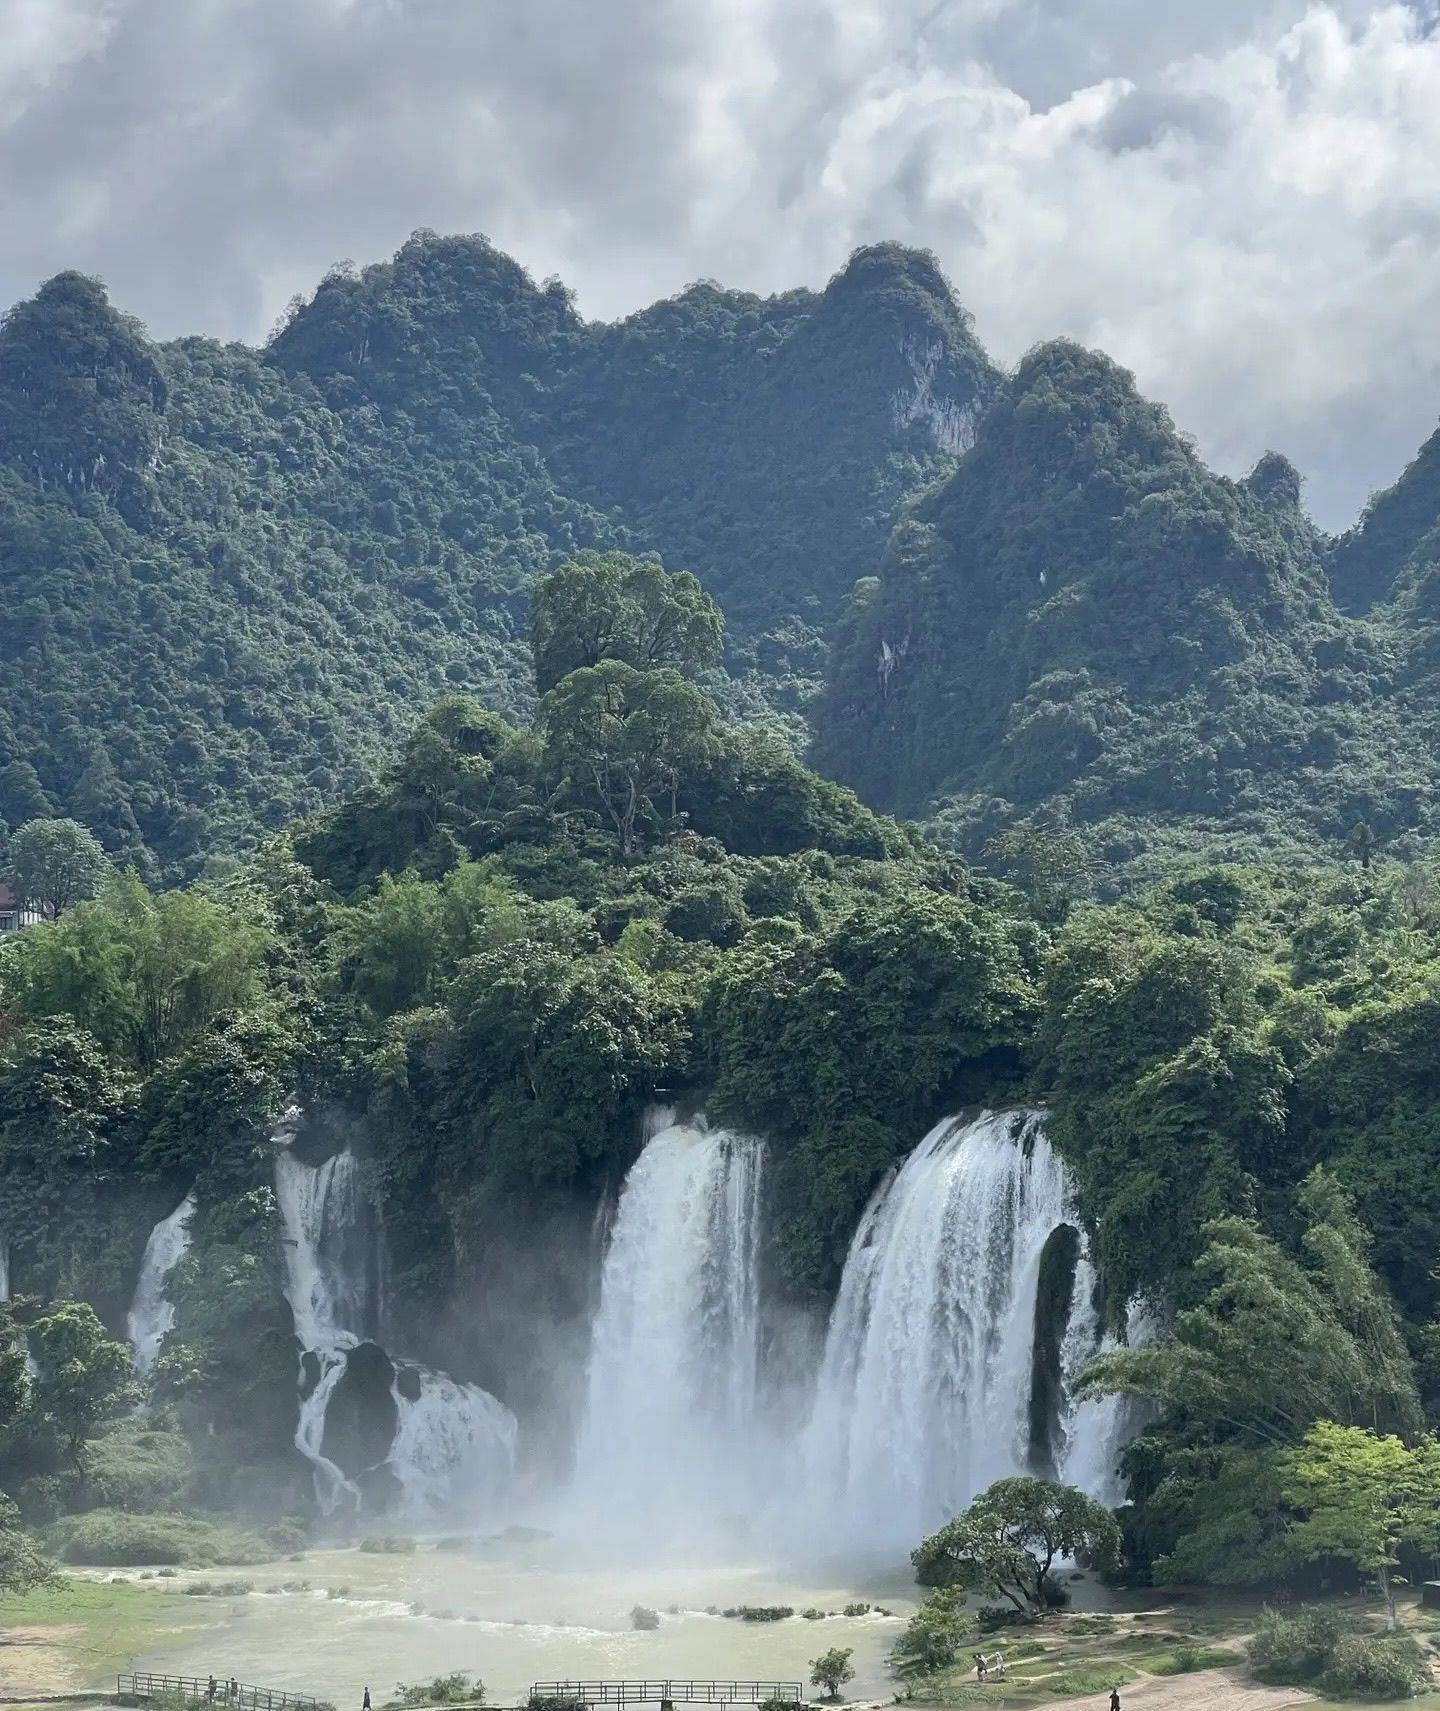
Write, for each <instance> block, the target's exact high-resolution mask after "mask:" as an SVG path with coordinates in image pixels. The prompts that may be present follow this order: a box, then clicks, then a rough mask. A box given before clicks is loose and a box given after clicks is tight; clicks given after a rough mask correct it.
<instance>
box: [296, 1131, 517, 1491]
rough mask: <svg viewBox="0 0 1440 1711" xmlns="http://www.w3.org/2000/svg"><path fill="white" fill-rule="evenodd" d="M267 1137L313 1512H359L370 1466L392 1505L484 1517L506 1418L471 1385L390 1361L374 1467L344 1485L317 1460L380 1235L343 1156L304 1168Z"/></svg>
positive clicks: (508, 1466)
mask: <svg viewBox="0 0 1440 1711" xmlns="http://www.w3.org/2000/svg"><path fill="white" fill-rule="evenodd" d="M275 1138H276V1141H277V1143H278V1144H277V1146H276V1149H275V1198H276V1201H277V1203H278V1205H279V1209H280V1217H281V1222H282V1224H283V1226H284V1231H285V1271H286V1278H287V1288H286V1291H285V1295H286V1299H287V1300H288V1301H289V1303H290V1310H291V1313H292V1314H293V1316H294V1321H295V1335H296V1336H297V1338H298V1339H299V1341H300V1345H301V1348H302V1349H303V1350H304V1353H303V1354H302V1356H301V1360H300V1380H301V1401H300V1413H299V1418H298V1420H297V1423H296V1427H295V1447H296V1448H297V1449H298V1450H299V1451H300V1453H301V1454H302V1455H303V1456H304V1457H305V1458H306V1460H307V1461H308V1462H309V1463H310V1464H311V1467H312V1468H313V1470H314V1477H315V1494H316V1497H317V1499H318V1501H319V1503H320V1506H321V1508H322V1510H323V1511H324V1512H325V1513H326V1514H327V1515H328V1514H332V1513H333V1512H334V1511H336V1510H337V1509H341V1508H343V1507H347V1506H348V1507H351V1508H356V1509H358V1508H359V1507H360V1506H361V1504H362V1502H363V1501H364V1495H365V1494H364V1491H363V1489H362V1483H361V1482H362V1480H363V1478H364V1475H365V1474H367V1473H373V1472H375V1471H376V1470H377V1467H378V1468H383V1469H385V1470H386V1471H387V1472H388V1473H389V1474H391V1475H392V1476H393V1478H394V1480H395V1482H396V1484H397V1485H398V1487H399V1490H400V1493H401V1503H402V1506H403V1507H404V1508H405V1509H407V1510H408V1511H410V1512H412V1513H414V1514H416V1515H422V1516H423V1515H424V1514H426V1513H429V1512H434V1511H438V1510H441V1509H448V1510H450V1511H451V1512H453V1511H454V1510H455V1508H456V1507H459V1508H461V1509H464V1510H471V1509H473V1510H474V1511H475V1512H476V1513H477V1514H481V1515H485V1516H490V1515H493V1513H494V1510H495V1508H496V1506H497V1505H498V1503H499V1502H500V1501H501V1500H502V1499H503V1497H504V1495H505V1493H506V1491H507V1489H508V1486H509V1483H510V1478H511V1474H512V1472H513V1468H514V1459H515V1431H516V1427H515V1417H514V1415H513V1414H511V1412H510V1410H509V1409H508V1408H506V1407H505V1406H504V1405H503V1404H502V1403H500V1402H498V1401H497V1400H496V1399H495V1398H494V1397H493V1396H491V1395H490V1394H489V1393H488V1392H487V1391H484V1390H481V1389H480V1388H479V1386H478V1385H473V1384H461V1383H459V1382H458V1381H457V1380H455V1379H453V1378H450V1377H448V1376H447V1375H446V1374H444V1373H439V1372H433V1371H431V1370H430V1369H429V1368H427V1367H421V1366H416V1365H414V1364H406V1363H396V1362H392V1363H391V1368H392V1373H393V1376H392V1379H391V1383H390V1398H391V1400H392V1402H393V1404H394V1408H395V1421H396V1425H395V1431H394V1434H393V1437H392V1438H391V1442H390V1445H389V1450H388V1453H387V1454H386V1455H385V1456H384V1458H383V1460H382V1461H381V1462H379V1463H378V1464H376V1466H375V1467H370V1468H366V1469H363V1470H358V1472H357V1477H354V1478H352V1477H351V1476H350V1475H349V1474H347V1473H346V1471H345V1470H344V1469H343V1468H342V1467H341V1466H340V1465H339V1464H338V1463H337V1462H336V1461H335V1460H333V1459H332V1458H331V1457H330V1456H327V1455H326V1454H325V1429H326V1421H327V1415H328V1413H329V1410H330V1404H331V1401H332V1400H333V1398H334V1396H335V1393H336V1391H337V1389H338V1388H339V1386H340V1384H341V1383H342V1381H343V1380H344V1378H345V1376H346V1373H347V1370H348V1369H349V1364H350V1357H351V1355H352V1353H354V1351H355V1350H357V1349H358V1348H359V1347H360V1345H361V1344H362V1343H368V1342H370V1341H371V1339H373V1336H374V1335H375V1333H376V1332H377V1331H378V1329H379V1326H378V1322H377V1321H378V1318H379V1304H380V1291H381V1285H382V1281H383V1280H382V1278H381V1276H380V1257H379V1256H380V1251H381V1250H380V1235H379V1231H378V1230H377V1229H376V1228H375V1225H374V1221H373V1219H372V1218H371V1217H370V1215H369V1208H368V1206H367V1204H366V1200H365V1196H364V1192H363V1187H362V1184H361V1181H360V1171H359V1164H358V1162H357V1160H356V1158H355V1155H354V1154H353V1153H352V1152H351V1151H350V1150H349V1148H348V1147H347V1148H346V1149H345V1150H344V1151H342V1152H338V1153H335V1154H333V1155H332V1156H331V1157H330V1158H328V1159H326V1160H325V1161H324V1162H323V1163H322V1164H318V1165H310V1164H306V1163H305V1162H304V1161H303V1160H302V1159H300V1158H298V1157H297V1156H296V1155H295V1153H294V1151H293V1149H292V1148H291V1146H290V1145H289V1144H288V1139H289V1137H288V1136H287V1135H285V1134H283V1133H282V1134H281V1135H279V1136H277V1137H275ZM372 1352H373V1350H372ZM377 1358H378V1357H377ZM307 1384H308V1389H307V1388H306V1386H307Z"/></svg>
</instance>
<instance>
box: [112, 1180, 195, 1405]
mask: <svg viewBox="0 0 1440 1711" xmlns="http://www.w3.org/2000/svg"><path fill="white" fill-rule="evenodd" d="M194 1215H195V1196H194V1194H193V1193H190V1194H187V1195H186V1196H185V1198H184V1199H183V1200H182V1201H181V1202H180V1204H179V1205H178V1206H177V1207H176V1208H175V1210H174V1211H173V1212H172V1213H171V1214H170V1216H169V1217H168V1218H162V1219H161V1220H160V1222H159V1223H158V1224H157V1225H156V1226H155V1228H154V1229H153V1230H152V1231H151V1232H150V1239H149V1240H148V1241H147V1242H146V1243H145V1252H144V1255H143V1256H142V1258H141V1260H140V1275H139V1276H138V1277H137V1278H136V1280H135V1296H134V1299H133V1300H132V1301H131V1303H130V1311H129V1313H128V1314H127V1315H126V1317H125V1334H126V1336H127V1337H129V1339H130V1346H131V1348H132V1349H134V1351H135V1366H136V1368H137V1370H138V1371H140V1372H149V1370H150V1369H151V1367H152V1366H154V1364H155V1357H156V1356H157V1355H158V1354H159V1353H160V1344H161V1343H162V1342H163V1341H164V1340H165V1333H166V1332H167V1331H168V1330H170V1328H171V1327H172V1326H173V1325H174V1323H175V1307H174V1304H173V1303H172V1302H171V1300H170V1298H169V1296H168V1295H166V1293H165V1284H166V1280H167V1279H168V1278H169V1276H170V1273H171V1272H172V1271H173V1270H174V1269H175V1267H176V1266H177V1265H178V1264H179V1263H180V1261H181V1260H182V1259H183V1258H184V1256H185V1254H186V1253H187V1251H188V1250H189V1247H190V1220H191V1218H193V1217H194Z"/></svg>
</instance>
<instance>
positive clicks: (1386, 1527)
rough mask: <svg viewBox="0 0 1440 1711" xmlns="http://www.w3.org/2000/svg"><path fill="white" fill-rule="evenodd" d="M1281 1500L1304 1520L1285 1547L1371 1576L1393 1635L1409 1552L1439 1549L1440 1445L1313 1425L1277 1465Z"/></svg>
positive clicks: (1331, 1423) (1319, 1423) (1329, 1422)
mask: <svg viewBox="0 0 1440 1711" xmlns="http://www.w3.org/2000/svg"><path fill="white" fill-rule="evenodd" d="M1282 1467H1283V1469H1284V1475H1285V1495H1286V1497H1287V1499H1288V1500H1289V1501H1290V1502H1291V1503H1293V1504H1294V1505H1295V1506H1296V1508H1298V1509H1300V1510H1302V1511H1303V1516H1302V1518H1301V1519H1300V1520H1298V1521H1297V1522H1295V1524H1294V1525H1293V1526H1292V1528H1291V1530H1290V1542H1291V1544H1292V1545H1293V1546H1294V1548H1295V1550H1296V1551H1297V1552H1298V1553H1299V1554H1300V1555H1301V1556H1304V1557H1307V1558H1310V1557H1334V1558H1339V1559H1340V1560H1341V1561H1342V1562H1348V1563H1351V1564H1353V1566H1354V1567H1355V1569H1356V1570H1357V1571H1358V1572H1359V1573H1360V1574H1362V1575H1366V1576H1369V1577H1371V1578H1373V1579H1374V1581H1375V1584H1376V1586H1377V1588H1378V1589H1379V1592H1380V1596H1381V1597H1382V1598H1383V1599H1384V1600H1385V1622H1386V1627H1387V1628H1388V1629H1389V1630H1390V1631H1391V1632H1392V1633H1393V1632H1394V1630H1395V1627H1396V1618H1395V1586H1394V1577H1395V1573H1396V1571H1397V1570H1398V1568H1399V1567H1400V1553H1401V1551H1402V1549H1404V1548H1405V1547H1407V1546H1408V1547H1410V1548H1412V1549H1414V1550H1415V1551H1417V1552H1419V1553H1421V1554H1422V1555H1424V1556H1425V1557H1426V1558H1430V1557H1433V1556H1434V1554H1435V1552H1436V1550H1437V1548H1440V1443H1437V1442H1436V1441H1435V1440H1434V1439H1433V1438H1425V1439H1422V1440H1421V1442H1420V1443H1419V1444H1417V1445H1415V1446H1414V1447H1411V1446H1409V1445H1407V1444H1404V1443H1402V1442H1401V1440H1400V1439H1399V1438H1397V1437H1392V1436H1381V1435H1380V1434H1378V1433H1376V1432H1372V1431H1366V1430H1364V1429H1362V1428H1361V1427H1358V1426H1342V1425H1338V1424H1337V1423H1336V1422H1335V1421H1333V1420H1318V1421H1316V1423H1315V1424H1314V1425H1313V1426H1312V1427H1311V1428H1310V1430H1309V1431H1308V1432H1307V1433H1306V1434H1305V1438H1304V1442H1303V1443H1302V1444H1301V1445H1300V1446H1299V1448H1297V1449H1295V1450H1291V1451H1290V1452H1288V1453H1287V1454H1286V1455H1285V1457H1284V1458H1283V1461H1282Z"/></svg>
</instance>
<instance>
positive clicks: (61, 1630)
mask: <svg viewBox="0 0 1440 1711" xmlns="http://www.w3.org/2000/svg"><path fill="white" fill-rule="evenodd" d="M79 1633H80V1629H79V1628H78V1627H75V1626H73V1625H68V1624H63V1623H58V1622H55V1623H46V1624H44V1625H43V1626H42V1625H39V1624H36V1625H34V1626H29V1625H12V1624H10V1623H6V1625H5V1627H4V1629H3V1630H0V1694H4V1695H5V1696H6V1697H14V1696H16V1695H29V1694H39V1695H44V1694H47V1693H70V1692H73V1691H74V1690H75V1689H76V1688H81V1687H84V1686H85V1680H84V1677H83V1675H82V1674H81V1673H80V1671H79V1670H78V1669H77V1668H76V1666H75V1663H74V1659H73V1657H72V1655H71V1647H73V1646H74V1644H75V1641H76V1637H77V1636H78V1635H79Z"/></svg>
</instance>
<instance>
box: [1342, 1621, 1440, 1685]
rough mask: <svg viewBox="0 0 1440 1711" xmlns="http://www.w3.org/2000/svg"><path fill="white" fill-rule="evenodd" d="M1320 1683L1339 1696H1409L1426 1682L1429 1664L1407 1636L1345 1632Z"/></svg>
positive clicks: (1423, 1654)
mask: <svg viewBox="0 0 1440 1711" xmlns="http://www.w3.org/2000/svg"><path fill="white" fill-rule="evenodd" d="M1320 1685H1321V1686H1322V1687H1323V1688H1324V1689H1325V1691H1326V1692H1327V1693H1333V1694H1334V1695H1335V1696H1336V1698H1339V1699H1350V1698H1356V1699H1409V1698H1410V1696H1411V1695H1412V1694H1415V1693H1422V1692H1423V1691H1424V1690H1425V1689H1426V1688H1427V1687H1429V1685H1430V1666H1429V1664H1428V1663H1427V1662H1426V1658H1425V1653H1424V1652H1423V1651H1422V1650H1421V1648H1420V1646H1419V1645H1418V1644H1417V1643H1416V1642H1415V1641H1414V1640H1412V1639H1410V1638H1409V1637H1408V1636H1405V1635H1396V1636H1392V1637H1389V1638H1382V1637H1381V1636H1379V1635H1370V1634H1347V1635H1345V1636H1344V1637H1343V1638H1342V1639H1340V1640H1338V1641H1336V1644H1335V1649H1334V1651H1333V1652H1331V1654H1330V1660H1329V1662H1328V1663H1327V1664H1326V1666H1325V1670H1324V1673H1323V1674H1322V1675H1321V1677H1320Z"/></svg>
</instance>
